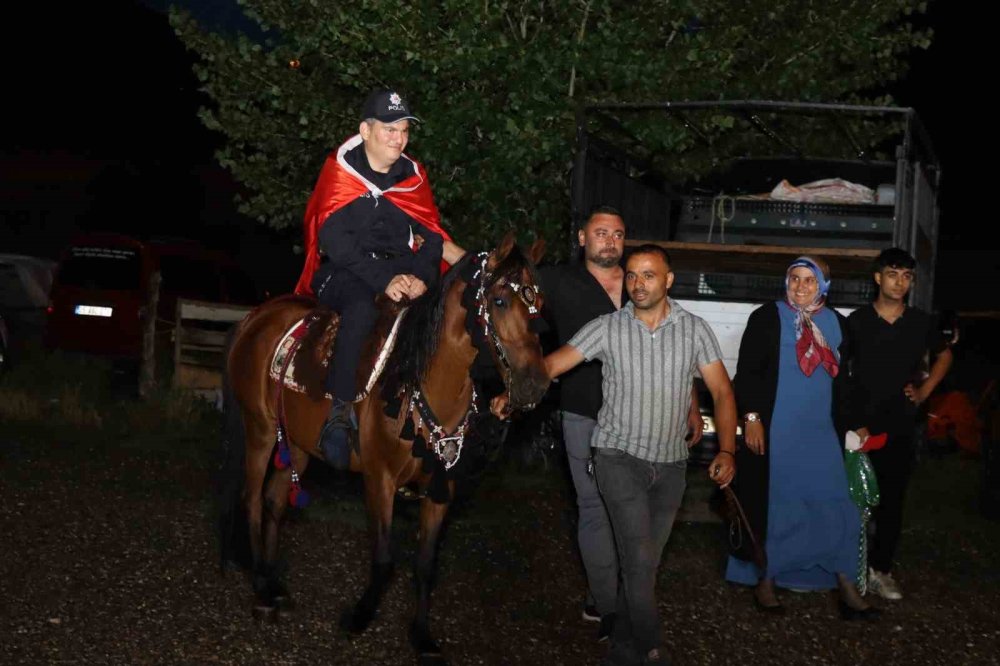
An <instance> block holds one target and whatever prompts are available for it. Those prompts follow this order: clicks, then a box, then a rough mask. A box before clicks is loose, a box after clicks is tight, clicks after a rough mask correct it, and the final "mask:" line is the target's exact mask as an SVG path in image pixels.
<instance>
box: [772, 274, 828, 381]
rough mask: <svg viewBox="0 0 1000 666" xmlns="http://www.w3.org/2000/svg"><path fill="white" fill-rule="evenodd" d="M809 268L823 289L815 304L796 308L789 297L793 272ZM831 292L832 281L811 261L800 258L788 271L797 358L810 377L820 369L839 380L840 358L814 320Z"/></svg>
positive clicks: (817, 295)
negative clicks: (793, 270) (838, 359)
mask: <svg viewBox="0 0 1000 666" xmlns="http://www.w3.org/2000/svg"><path fill="white" fill-rule="evenodd" d="M800 267H805V268H808V269H809V270H811V271H812V272H813V275H815V276H816V281H817V283H818V284H819V289H818V290H817V292H816V297H815V298H814V299H813V302H812V303H810V304H809V305H806V306H804V307H799V306H798V305H796V304H795V303H794V302H793V301H792V299H791V297H790V296H789V294H788V287H789V278H790V277H791V273H792V269H795V268H800ZM829 291H830V280H829V279H828V278H827V277H826V275H824V273H823V269H822V268H820V266H819V264H818V263H816V261H815V260H814V259H812V258H811V257H799V258H798V259H796V260H795V261H793V262H792V263H791V264H790V265H789V266H788V270H786V271H785V303H786V304H787V305H788V307H790V308H792V309H793V310H795V311H796V313H797V315H796V317H795V355H796V356H797V357H798V361H799V368H801V369H802V372H803V373H804V374H805V375H806V377H809V376H811V375H812V373H813V371H814V370H816V368H817V367H819V366H820V365H822V366H823V369H824V370H826V371H827V373H828V374H829V375H830V376H831V377H836V376H837V373H838V372H839V371H840V365H839V363H838V362H837V356H836V354H834V353H833V351H832V350H831V349H830V346H829V345H828V344H827V343H826V338H824V337H823V332H822V331H820V330H819V326H817V325H816V324H815V323H814V322H813V320H812V315H814V314H815V313H817V312H819V311H820V310H822V309H823V306H824V305H825V304H826V296H827V293H828V292H829Z"/></svg>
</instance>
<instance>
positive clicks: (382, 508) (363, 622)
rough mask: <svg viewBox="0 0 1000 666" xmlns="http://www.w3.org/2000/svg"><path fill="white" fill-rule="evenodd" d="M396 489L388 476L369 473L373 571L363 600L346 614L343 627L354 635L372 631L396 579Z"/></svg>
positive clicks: (368, 501) (341, 621) (366, 493)
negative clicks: (393, 538)
mask: <svg viewBox="0 0 1000 666" xmlns="http://www.w3.org/2000/svg"><path fill="white" fill-rule="evenodd" d="M395 494H396V488H395V483H394V482H393V479H392V478H391V477H390V476H389V475H388V474H387V473H384V472H383V473H381V474H368V473H367V472H366V473H365V504H366V505H367V507H368V519H369V525H370V530H371V539H372V568H371V575H370V577H369V579H368V587H367V588H365V592H364V594H362V595H361V599H359V600H358V603H357V604H355V606H354V608H353V609H352V610H350V611H347V612H345V613H344V615H343V616H342V617H341V619H340V626H341V627H343V628H344V629H346V630H347V631H350V632H351V633H355V634H359V633H361V632H363V631H364V630H365V629H367V628H368V625H369V624H371V621H372V620H373V619H374V618H375V612H376V611H377V610H378V606H379V603H380V602H381V601H382V594H383V593H384V592H385V589H386V587H387V586H388V584H389V580H390V579H391V578H392V570H393V564H392V549H391V531H392V509H393V500H394V499H395Z"/></svg>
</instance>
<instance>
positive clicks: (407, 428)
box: [399, 414, 417, 439]
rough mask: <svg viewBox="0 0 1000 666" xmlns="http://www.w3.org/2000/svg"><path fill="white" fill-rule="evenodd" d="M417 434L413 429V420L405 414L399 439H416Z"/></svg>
mask: <svg viewBox="0 0 1000 666" xmlns="http://www.w3.org/2000/svg"><path fill="white" fill-rule="evenodd" d="M416 435H417V432H416V430H415V429H414V428H413V418H412V417H411V416H410V415H409V414H407V415H406V420H405V421H403V428H402V429H401V430H400V431H399V438H400V439H413V438H414V437H416Z"/></svg>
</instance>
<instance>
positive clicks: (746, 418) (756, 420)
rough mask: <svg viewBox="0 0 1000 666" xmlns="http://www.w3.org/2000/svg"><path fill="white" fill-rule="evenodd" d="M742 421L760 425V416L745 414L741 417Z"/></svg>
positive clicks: (754, 413)
mask: <svg viewBox="0 0 1000 666" xmlns="http://www.w3.org/2000/svg"><path fill="white" fill-rule="evenodd" d="M743 420H744V421H746V422H747V423H760V414H758V413H757V412H747V413H746V414H745V415H744V416H743Z"/></svg>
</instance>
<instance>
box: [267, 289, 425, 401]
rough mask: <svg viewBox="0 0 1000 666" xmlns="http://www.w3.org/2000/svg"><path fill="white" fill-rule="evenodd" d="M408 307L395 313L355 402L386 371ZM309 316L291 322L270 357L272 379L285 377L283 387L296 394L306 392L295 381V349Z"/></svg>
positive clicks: (368, 390) (305, 330)
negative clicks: (387, 333)
mask: <svg viewBox="0 0 1000 666" xmlns="http://www.w3.org/2000/svg"><path fill="white" fill-rule="evenodd" d="M408 309H409V308H403V309H402V310H400V311H399V314H397V315H396V319H395V320H394V321H393V322H392V328H390V329H389V335H387V336H386V338H385V342H384V343H383V344H382V348H381V349H379V351H378V356H377V357H376V359H375V366H374V367H373V368H372V373H371V375H370V376H369V377H368V381H367V382H365V388H364V390H363V391H362V392H361V393H359V394H358V395H357V396H355V398H354V402H358V401H359V400H363V399H364V398H365V396H367V395H368V393H369V392H370V391H371V390H372V387H373V386H375V382H377V381H378V378H379V377H381V376H382V371H383V370H385V364H386V362H387V361H388V360H389V354H391V353H392V349H393V347H394V346H395V345H396V338H397V336H398V334H399V325H400V322H402V321H403V315H405V314H406V311H407V310H408ZM307 319H309V315H306V316H305V317H303V318H302V319H299V320H298V321H297V322H295V323H294V324H292V326H291V328H289V329H288V330H287V331H286V332H285V335H284V336H282V338H281V341H280V342H278V347H277V349H275V350H274V357H273V358H272V359H271V373H270V374H271V379H272V380H274V381H275V382H281V381H282V379H284V385H285V388H287V389H290V390H292V391H295V392H297V393H306V387H305V386H303V385H302V384H300V383H299V382H297V381H295V357H296V352H297V351H298V350H299V348H300V347H301V346H302V340H303V339H304V338H305V336H306V332H307V331H308V330H309V325H308V324H307V322H306V320H307ZM329 362H330V360H329V357H328V358H327V359H326V360H325V361H324V362H323V365H324V367H325V366H326V365H327V364H329ZM324 395H325V397H326V398H328V399H332V398H333V396H331V395H330V394H329V393H326V394H324Z"/></svg>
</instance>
